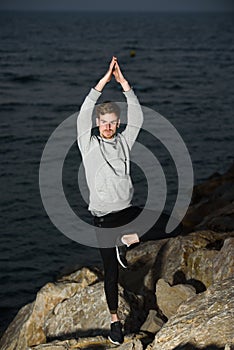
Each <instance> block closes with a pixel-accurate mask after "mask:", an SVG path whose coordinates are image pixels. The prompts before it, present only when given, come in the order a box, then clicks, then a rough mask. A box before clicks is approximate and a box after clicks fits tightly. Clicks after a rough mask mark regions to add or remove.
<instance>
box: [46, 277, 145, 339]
mask: <svg viewBox="0 0 234 350" xmlns="http://www.w3.org/2000/svg"><path fill="white" fill-rule="evenodd" d="M132 298H133V296H132ZM126 299H127V298H126V296H124V291H123V288H122V287H120V286H119V316H120V319H121V320H122V321H123V322H125V320H126V318H127V317H128V316H129V314H130V312H132V316H133V318H134V320H135V322H136V318H137V316H136V314H137V312H138V313H140V311H139V307H138V305H137V298H135V305H134V300H133V299H132V300H131V305H130V304H129V303H128V302H127V301H126ZM131 308H132V309H133V310H131ZM134 310H135V311H134ZM136 311H137V312H136ZM134 315H135V316H134ZM128 325H129V323H128ZM109 328H110V314H109V311H108V307H107V303H106V298H105V294H104V284H103V282H98V283H96V284H94V285H92V286H87V287H86V288H84V289H82V290H81V291H80V292H79V293H76V294H75V295H74V296H72V297H71V298H69V299H67V300H65V301H63V302H62V303H59V304H58V305H57V306H56V307H55V308H54V310H53V311H52V312H51V313H50V314H48V316H47V318H46V320H45V324H44V331H45V334H46V336H47V337H48V338H49V339H66V338H67V337H70V336H71V335H76V336H94V335H98V334H105V333H107V331H109Z"/></svg>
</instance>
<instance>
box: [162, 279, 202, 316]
mask: <svg viewBox="0 0 234 350" xmlns="http://www.w3.org/2000/svg"><path fill="white" fill-rule="evenodd" d="M195 295H196V290H195V288H194V287H192V286H190V285H185V284H177V285H176V286H172V287H171V286H170V285H169V283H167V282H166V281H164V280H163V279H162V278H161V279H160V280H158V282H157V285H156V296H157V304H158V306H159V308H160V310H161V311H162V312H163V314H164V315H165V316H166V317H167V318H170V317H171V316H173V315H175V314H176V312H177V309H178V307H179V306H180V305H181V304H182V303H183V302H185V301H186V300H188V299H189V298H192V297H194V296H195Z"/></svg>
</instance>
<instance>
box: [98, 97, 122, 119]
mask: <svg viewBox="0 0 234 350" xmlns="http://www.w3.org/2000/svg"><path fill="white" fill-rule="evenodd" d="M106 113H115V114H116V115H117V117H118V118H119V117H120V108H119V106H118V105H117V104H116V103H115V102H111V101H105V102H103V103H101V104H100V105H97V106H96V115H97V117H98V118H99V117H100V115H104V114H106Z"/></svg>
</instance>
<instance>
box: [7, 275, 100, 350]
mask: <svg viewBox="0 0 234 350" xmlns="http://www.w3.org/2000/svg"><path fill="white" fill-rule="evenodd" d="M86 273H87V278H86V279H84V280H82V279H81V280H80V283H74V282H60V283H47V284H46V285H45V286H44V287H42V288H41V290H40V291H39V292H38V293H37V296H36V300H35V301H34V302H33V303H31V304H28V305H26V306H24V307H23V308H22V309H21V310H20V311H19V313H18V314H17V315H16V317H15V318H14V319H13V321H12V322H11V324H10V325H9V327H8V328H7V330H6V331H5V333H4V335H3V337H2V338H1V340H0V348H1V350H11V349H12V350H13V349H16V348H17V350H21V349H22V350H23V349H25V348H26V347H27V346H31V345H36V344H40V343H43V342H45V341H46V334H45V333H44V330H43V326H44V322H45V319H46V317H47V315H48V314H49V312H50V311H51V310H53V309H54V307H55V306H56V305H57V304H59V303H60V302H62V301H63V300H65V299H67V298H70V297H71V296H73V295H75V294H76V293H77V292H80V291H81V290H82V289H83V288H84V286H85V285H87V284H88V283H94V281H96V280H98V277H97V275H96V274H95V273H93V272H92V271H89V272H88V271H87V269H85V270H83V271H81V272H80V276H81V275H82V274H86Z"/></svg>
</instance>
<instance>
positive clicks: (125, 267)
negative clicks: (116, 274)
mask: <svg viewBox="0 0 234 350" xmlns="http://www.w3.org/2000/svg"><path fill="white" fill-rule="evenodd" d="M115 250H116V254H117V260H118V262H119V263H120V265H121V266H122V267H123V268H124V269H127V268H128V267H127V266H126V265H124V264H123V262H122V261H121V259H120V256H119V249H118V247H117V246H115Z"/></svg>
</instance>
